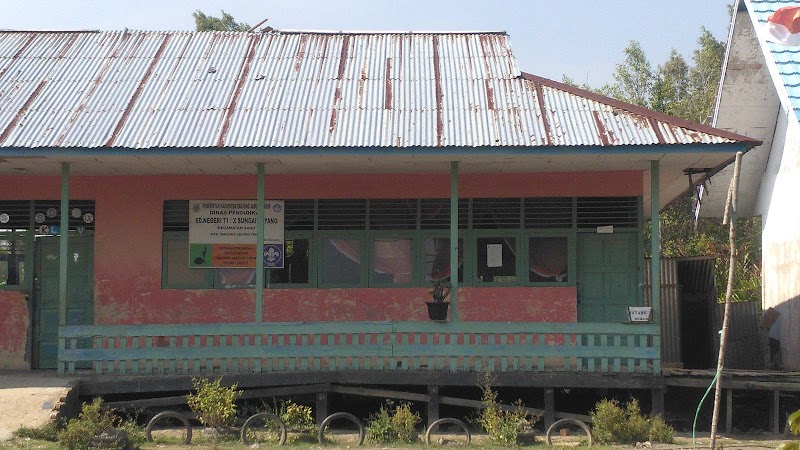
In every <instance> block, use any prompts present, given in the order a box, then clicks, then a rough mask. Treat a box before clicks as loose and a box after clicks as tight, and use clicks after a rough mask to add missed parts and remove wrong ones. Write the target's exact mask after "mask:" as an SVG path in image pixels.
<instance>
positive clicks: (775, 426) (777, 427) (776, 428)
mask: <svg viewBox="0 0 800 450" xmlns="http://www.w3.org/2000/svg"><path fill="white" fill-rule="evenodd" d="M780 406H781V391H779V390H777V389H775V390H774V391H772V414H771V415H770V424H771V425H772V432H773V433H775V434H778V433H780V432H781V420H780V409H781V408H780Z"/></svg>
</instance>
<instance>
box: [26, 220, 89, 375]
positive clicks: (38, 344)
mask: <svg viewBox="0 0 800 450" xmlns="http://www.w3.org/2000/svg"><path fill="white" fill-rule="evenodd" d="M93 247H94V246H93V241H92V237H90V236H70V237H69V250H68V254H69V257H68V259H67V260H68V262H67V264H68V265H67V275H68V279H67V317H66V322H67V324H68V325H90V324H91V323H92V314H93V308H94V302H93V288H92V283H93V251H94V248H93ZM59 249H60V242H59V238H58V237H57V236H43V237H39V238H36V245H35V250H34V258H35V267H34V283H33V307H34V316H33V366H34V367H35V368H39V369H54V368H56V366H57V363H58V298H59V293H58V289H59V282H58V281H59V261H60V258H59Z"/></svg>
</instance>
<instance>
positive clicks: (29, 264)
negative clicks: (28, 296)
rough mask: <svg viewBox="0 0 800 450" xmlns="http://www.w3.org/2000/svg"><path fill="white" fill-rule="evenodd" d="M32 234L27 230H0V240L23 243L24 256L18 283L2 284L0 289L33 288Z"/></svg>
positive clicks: (33, 243) (17, 289) (19, 289)
mask: <svg viewBox="0 0 800 450" xmlns="http://www.w3.org/2000/svg"><path fill="white" fill-rule="evenodd" d="M34 235H35V233H33V232H32V231H29V230H20V229H15V230H3V231H0V240H12V239H15V240H21V241H23V242H24V243H25V257H24V258H23V259H22V262H23V264H24V272H23V274H22V279H21V282H20V283H19V284H2V285H0V291H31V290H32V288H33V270H34V267H33V263H34V262H33V253H34V245H35V242H34Z"/></svg>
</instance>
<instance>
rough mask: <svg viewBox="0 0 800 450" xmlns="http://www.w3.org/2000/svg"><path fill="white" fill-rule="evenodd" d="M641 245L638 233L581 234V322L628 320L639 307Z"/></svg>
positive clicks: (578, 267) (578, 268)
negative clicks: (629, 314) (629, 312)
mask: <svg viewBox="0 0 800 450" xmlns="http://www.w3.org/2000/svg"><path fill="white" fill-rule="evenodd" d="M637 245H638V236H637V234H636V233H615V234H588V233H586V234H579V235H578V249H577V250H578V251H577V256H578V260H577V272H578V274H577V275H578V321H580V322H625V321H627V318H628V313H627V307H628V306H633V305H637V304H638V303H637V292H638V289H637V286H638V281H637V280H638V268H639V252H638V248H637Z"/></svg>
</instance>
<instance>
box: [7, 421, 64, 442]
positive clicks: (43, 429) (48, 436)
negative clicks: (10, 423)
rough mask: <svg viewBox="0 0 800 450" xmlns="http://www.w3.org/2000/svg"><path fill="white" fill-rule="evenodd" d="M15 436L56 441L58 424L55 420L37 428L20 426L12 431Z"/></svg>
mask: <svg viewBox="0 0 800 450" xmlns="http://www.w3.org/2000/svg"><path fill="white" fill-rule="evenodd" d="M12 434H13V435H14V437H17V438H28V439H36V440H37V441H49V442H56V441H58V426H57V425H56V423H55V422H48V423H46V424H44V425H42V426H40V427H37V428H30V427H20V428H19V429H18V430H16V431H14V432H13V433H12Z"/></svg>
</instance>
